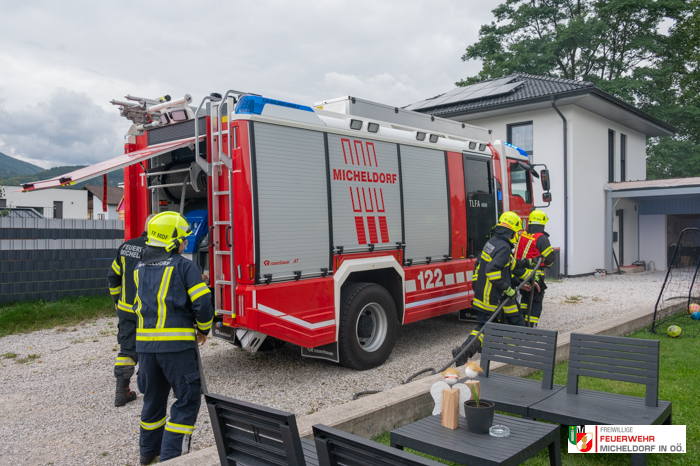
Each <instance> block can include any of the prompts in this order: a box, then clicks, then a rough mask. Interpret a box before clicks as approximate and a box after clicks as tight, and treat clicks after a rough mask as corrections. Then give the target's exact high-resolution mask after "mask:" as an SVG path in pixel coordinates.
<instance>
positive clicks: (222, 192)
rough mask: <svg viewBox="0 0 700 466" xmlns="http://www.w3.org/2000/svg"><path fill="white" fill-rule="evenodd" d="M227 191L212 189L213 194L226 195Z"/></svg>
mask: <svg viewBox="0 0 700 466" xmlns="http://www.w3.org/2000/svg"><path fill="white" fill-rule="evenodd" d="M227 194H228V191H214V196H226V195H227Z"/></svg>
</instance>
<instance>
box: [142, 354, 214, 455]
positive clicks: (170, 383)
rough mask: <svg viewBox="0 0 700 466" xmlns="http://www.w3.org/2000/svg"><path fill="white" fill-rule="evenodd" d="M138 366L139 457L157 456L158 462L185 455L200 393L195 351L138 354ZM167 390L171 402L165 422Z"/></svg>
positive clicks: (188, 447) (187, 450)
mask: <svg viewBox="0 0 700 466" xmlns="http://www.w3.org/2000/svg"><path fill="white" fill-rule="evenodd" d="M139 364H140V368H139V375H138V379H137V380H138V387H139V391H140V392H141V393H143V410H142V411H141V436H140V441H139V445H140V447H141V454H142V455H144V456H159V455H160V461H161V462H162V461H165V460H168V459H170V458H175V457H177V456H181V455H184V454H186V453H189V451H190V439H191V438H192V433H193V432H194V424H195V422H196V421H197V414H198V413H199V406H200V403H201V394H202V389H201V385H200V380H199V370H198V368H197V353H196V350H195V349H187V350H185V351H178V352H176V353H139ZM171 388H172V390H173V394H174V395H175V403H173V405H172V406H171V407H170V419H169V420H168V421H167V422H166V411H167V407H168V395H169V394H170V389H171Z"/></svg>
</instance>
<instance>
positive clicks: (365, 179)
mask: <svg viewBox="0 0 700 466" xmlns="http://www.w3.org/2000/svg"><path fill="white" fill-rule="evenodd" d="M340 144H341V147H342V149H343V161H344V162H345V165H346V166H348V165H349V166H355V167H357V169H354V168H353V169H350V168H348V169H342V168H341V169H337V168H334V169H333V180H334V181H350V182H352V186H350V187H349V190H350V201H351V205H352V211H353V212H354V213H355V214H356V215H355V229H356V230H357V242H358V244H379V242H380V241H381V243H389V242H390V238H389V228H388V225H387V219H386V216H380V217H377V216H375V215H374V214H376V213H380V212H385V211H386V209H385V205H384V191H383V188H382V187H381V185H384V184H388V185H395V184H396V182H397V177H398V176H397V174H396V173H386V172H377V171H366V170H361V169H360V167H371V168H373V169H375V170H376V169H378V168H379V162H378V160H377V152H376V149H375V147H374V143H372V142H363V141H359V140H356V139H353V140H352V141H351V140H350V139H346V138H341V139H340ZM364 183H368V184H369V183H371V184H378V185H380V186H378V187H375V186H376V185H375V186H371V185H370V186H362V184H364ZM357 214H364V215H361V216H360V215H357ZM368 214H369V215H368ZM365 219H366V220H367V221H366V222H365ZM365 225H366V227H365ZM368 236H369V243H368V242H367V237H368Z"/></svg>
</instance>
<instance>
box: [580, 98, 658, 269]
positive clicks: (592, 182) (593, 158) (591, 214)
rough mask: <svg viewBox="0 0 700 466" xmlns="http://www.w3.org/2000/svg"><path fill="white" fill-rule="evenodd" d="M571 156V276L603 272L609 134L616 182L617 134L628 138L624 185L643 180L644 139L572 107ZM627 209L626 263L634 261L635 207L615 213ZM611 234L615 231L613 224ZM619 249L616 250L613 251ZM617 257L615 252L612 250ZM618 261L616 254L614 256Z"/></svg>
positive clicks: (624, 205) (628, 205)
mask: <svg viewBox="0 0 700 466" xmlns="http://www.w3.org/2000/svg"><path fill="white" fill-rule="evenodd" d="M571 124H572V130H573V135H572V136H573V150H574V156H573V160H572V164H571V172H572V175H573V183H572V186H571V191H570V192H571V194H572V195H573V198H574V199H573V201H574V204H573V213H574V215H573V217H572V221H573V225H572V230H573V235H574V241H573V243H572V244H571V247H572V248H573V250H574V254H573V256H574V258H575V259H574V260H573V261H572V262H570V263H569V273H570V274H572V275H576V274H582V273H588V272H591V271H593V270H595V269H597V268H604V267H605V249H604V246H605V192H604V190H603V186H604V185H605V183H607V182H608V130H609V129H612V130H613V131H615V181H619V180H620V134H621V133H622V134H625V135H627V164H626V178H627V180H635V179H643V178H644V177H646V137H645V136H644V135H643V134H641V133H638V132H636V131H634V130H632V129H630V128H627V127H625V126H622V125H620V124H618V123H615V122H613V121H611V120H608V119H607V118H603V117H601V116H600V115H596V114H594V113H591V112H589V111H587V110H584V109H581V108H579V107H575V111H574V118H573V121H572V123H571ZM617 209H624V210H625V213H624V215H625V228H624V233H625V255H624V257H625V260H624V262H625V264H623V265H628V264H630V263H631V262H634V261H635V260H637V219H636V218H637V213H636V211H635V209H634V204H633V203H631V202H628V201H620V203H618V205H617V206H616V207H615V209H614V210H617ZM614 214H615V212H614V211H613V219H614V222H615V226H614V227H613V231H619V230H618V227H617V225H616V223H617V218H616V216H615V215H614ZM615 247H617V245H616V246H615ZM616 253H619V251H618V250H617V249H616ZM618 259H619V255H618Z"/></svg>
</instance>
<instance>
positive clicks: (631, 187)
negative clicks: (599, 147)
mask: <svg viewBox="0 0 700 466" xmlns="http://www.w3.org/2000/svg"><path fill="white" fill-rule="evenodd" d="M605 192H606V208H605V268H606V270H607V271H608V272H612V271H613V270H615V269H616V264H615V263H614V260H613V251H614V250H616V251H620V250H621V248H620V243H621V242H622V241H623V240H624V237H625V236H626V235H625V234H623V231H622V229H623V228H624V224H623V223H622V222H620V221H619V218H620V217H619V216H620V215H621V214H620V209H618V206H619V205H621V203H622V204H628V205H629V204H630V203H631V204H634V206H635V210H636V211H637V212H636V213H637V215H638V221H637V232H636V238H637V258H638V260H642V261H645V262H647V263H649V262H650V261H651V262H653V263H654V266H655V268H656V269H658V270H664V269H666V266H667V261H668V254H669V248H672V247H673V246H674V245H675V242H676V240H677V239H678V234H679V233H680V232H681V230H683V229H684V228H689V227H696V228H700V178H673V179H668V180H646V181H624V182H618V183H607V184H606V185H605ZM621 225H623V226H622V227H621ZM630 233H633V232H630ZM623 250H624V249H623ZM618 258H619V253H618ZM627 262H629V261H627ZM621 265H622V264H621Z"/></svg>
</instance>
